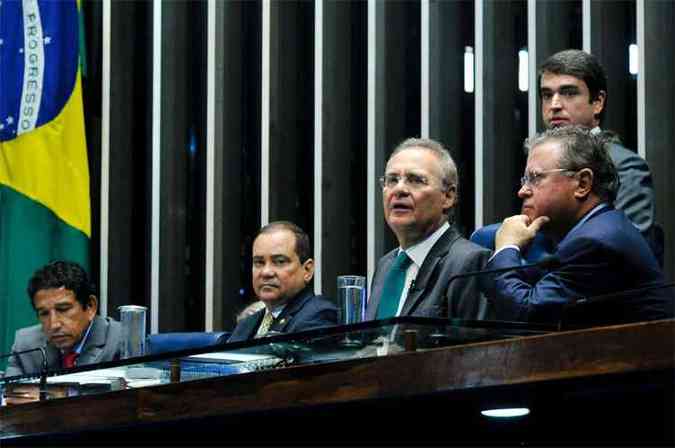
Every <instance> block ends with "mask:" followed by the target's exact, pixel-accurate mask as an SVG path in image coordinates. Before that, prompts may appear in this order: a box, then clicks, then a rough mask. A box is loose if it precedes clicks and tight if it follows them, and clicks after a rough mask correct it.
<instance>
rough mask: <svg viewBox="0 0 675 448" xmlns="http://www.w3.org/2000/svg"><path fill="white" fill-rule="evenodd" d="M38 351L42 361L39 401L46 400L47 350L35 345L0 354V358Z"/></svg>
mask: <svg viewBox="0 0 675 448" xmlns="http://www.w3.org/2000/svg"><path fill="white" fill-rule="evenodd" d="M33 352H40V354H41V355H42V363H41V366H40V385H39V387H40V389H39V392H40V395H39V397H40V401H45V400H47V374H48V372H49V366H48V364H47V351H46V350H45V348H44V347H36V348H31V349H28V350H21V351H18V352H11V353H8V354H4V355H0V359H5V358H11V357H12V356H18V355H23V354H27V353H33ZM19 363H21V358H19Z"/></svg>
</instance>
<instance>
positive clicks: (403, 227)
mask: <svg viewBox="0 0 675 448" xmlns="http://www.w3.org/2000/svg"><path fill="white" fill-rule="evenodd" d="M380 184H381V186H382V196H383V205H384V217H385V220H386V221H387V224H388V225H389V228H390V229H391V230H392V231H393V232H394V234H395V235H396V238H397V240H398V243H399V245H400V247H398V248H396V249H394V250H393V251H391V252H389V253H388V254H386V255H385V256H384V257H382V259H380V261H379V263H378V265H377V269H376V271H375V275H374V277H373V284H372V287H371V295H370V299H369V301H368V306H367V309H366V318H367V319H369V320H370V319H386V318H390V317H395V316H410V315H415V316H427V317H449V318H461V319H483V318H486V317H487V313H488V303H487V301H486V300H485V299H484V298H483V297H482V296H481V295H480V293H479V292H478V288H477V286H476V281H477V280H476V278H461V279H456V280H452V277H453V276H454V275H456V274H459V273H463V272H467V271H475V270H480V269H482V268H483V266H484V265H485V263H486V262H487V259H488V258H489V256H490V251H488V250H486V249H483V248H481V247H480V246H478V245H475V244H473V243H471V242H469V241H467V240H466V239H464V238H462V237H461V236H460V235H459V233H458V232H457V230H456V229H454V228H453V227H452V226H451V219H450V217H451V216H452V213H453V209H454V207H455V205H456V203H457V184H458V179H457V168H456V166H455V163H454V162H453V160H452V158H451V157H450V154H449V153H448V151H447V150H446V149H445V148H443V146H442V145H441V144H440V143H438V142H435V141H433V140H428V139H414V138H411V139H408V140H405V141H404V142H403V143H401V144H400V145H399V146H398V147H397V148H396V149H395V150H394V152H393V154H392V155H391V157H390V158H389V161H388V162H387V167H386V170H385V174H384V176H382V178H380Z"/></svg>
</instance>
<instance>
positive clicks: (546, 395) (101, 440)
mask: <svg viewBox="0 0 675 448" xmlns="http://www.w3.org/2000/svg"><path fill="white" fill-rule="evenodd" d="M674 364H675V320H672V319H670V320H663V321H655V322H646V323H637V324H628V325H619V326H611V327H601V328H593V329H587V330H576V331H567V332H560V333H552V334H545V335H537V336H527V337H518V338H511V339H505V340H499V341H493V342H480V343H474V344H467V345H460V346H453V347H446V348H436V349H430V350H423V351H413V352H403V353H399V354H395V355H391V356H385V357H373V358H363V359H354V360H349V361H342V362H334V363H322V364H313V365H312V364H310V365H300V366H291V367H287V368H281V369H277V370H268V371H261V372H256V373H246V374H240V375H233V376H224V377H219V378H209V379H203V380H196V381H189V382H183V383H175V384H166V385H161V386H155V387H145V388H138V389H128V390H121V391H116V392H109V393H103V394H99V395H90V396H82V397H76V398H67V399H57V400H50V401H45V402H37V403H29V404H23V405H19V406H12V407H5V408H1V409H0V437H2V440H1V443H2V446H6V445H10V444H16V445H22V444H24V445H44V444H52V443H56V444H77V443H86V444H97V443H98V444H103V445H105V444H112V445H121V444H129V443H131V444H133V445H146V444H157V445H200V444H245V443H246V444H248V443H250V444H274V445H276V444H301V443H312V444H326V443H331V444H354V443H357V444H373V443H378V444H398V445H400V444H426V443H433V444H447V445H451V444H452V445H457V444H479V445H486V444H490V445H492V444H500V445H501V444H563V445H565V444H578V443H583V444H597V443H601V442H602V443H605V444H607V443H609V444H617V443H618V444H622V445H626V444H628V445H632V444H636V445H638V444H639V445H642V444H666V445H671V446H672V445H673V442H675V434H674V431H675V429H674V427H673V421H674V415H675V414H674V412H673V410H674V403H673V402H674V399H675V395H674V384H675V376H674V372H675V370H674V369H673V367H674ZM501 407H527V408H529V409H530V411H531V412H530V414H529V415H527V416H524V417H519V418H515V419H508V420H495V419H490V418H487V417H484V416H483V415H481V413H480V411H481V410H484V409H488V408H501Z"/></svg>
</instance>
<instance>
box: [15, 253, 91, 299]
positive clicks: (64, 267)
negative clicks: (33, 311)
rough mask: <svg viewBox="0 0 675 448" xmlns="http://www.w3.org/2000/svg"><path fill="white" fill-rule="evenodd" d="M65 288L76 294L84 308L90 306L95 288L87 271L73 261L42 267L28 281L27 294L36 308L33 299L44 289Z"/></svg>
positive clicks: (55, 262) (58, 262)
mask: <svg viewBox="0 0 675 448" xmlns="http://www.w3.org/2000/svg"><path fill="white" fill-rule="evenodd" d="M52 288H65V289H69V290H71V291H73V293H75V298H76V299H77V301H78V302H80V304H81V305H82V308H87V307H88V306H89V296H91V295H92V294H94V286H93V285H92V284H91V283H90V282H89V276H88V275H87V271H85V270H84V268H83V267H82V266H80V265H79V264H77V263H75V262H72V261H62V260H56V261H52V262H50V263H49V264H47V265H46V266H43V267H41V268H40V269H38V270H37V271H35V273H34V274H33V276H32V277H31V278H30V280H28V288H27V289H26V292H27V293H28V297H30V302H31V304H32V305H33V308H35V303H34V302H33V299H34V298H35V294H37V292H38V291H41V290H43V289H52Z"/></svg>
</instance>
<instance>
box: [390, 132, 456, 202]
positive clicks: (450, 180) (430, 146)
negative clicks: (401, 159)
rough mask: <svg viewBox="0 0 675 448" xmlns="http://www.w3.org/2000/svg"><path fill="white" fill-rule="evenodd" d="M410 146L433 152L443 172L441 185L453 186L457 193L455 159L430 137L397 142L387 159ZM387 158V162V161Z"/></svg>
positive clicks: (448, 187)
mask: <svg viewBox="0 0 675 448" xmlns="http://www.w3.org/2000/svg"><path fill="white" fill-rule="evenodd" d="M411 148H422V149H425V150H427V151H431V152H432V153H434V154H435V155H436V157H438V160H439V162H440V164H439V167H440V168H441V172H442V173H443V179H441V180H442V181H443V186H444V187H445V188H446V189H450V188H453V189H454V190H455V193H456V194H458V185H459V176H458V174H457V165H455V161H454V160H452V157H451V156H450V152H448V150H447V149H445V147H444V146H443V145H442V144H441V143H439V142H437V141H436V140H432V139H430V138H414V137H413V138H408V139H406V140H404V141H402V142H401V143H399V144H398V146H397V147H396V148H395V149H394V152H392V153H391V156H390V157H389V160H391V159H392V157H394V156H395V155H396V154H398V153H399V152H401V151H405V150H406V149H411ZM389 160H388V161H387V162H389Z"/></svg>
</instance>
